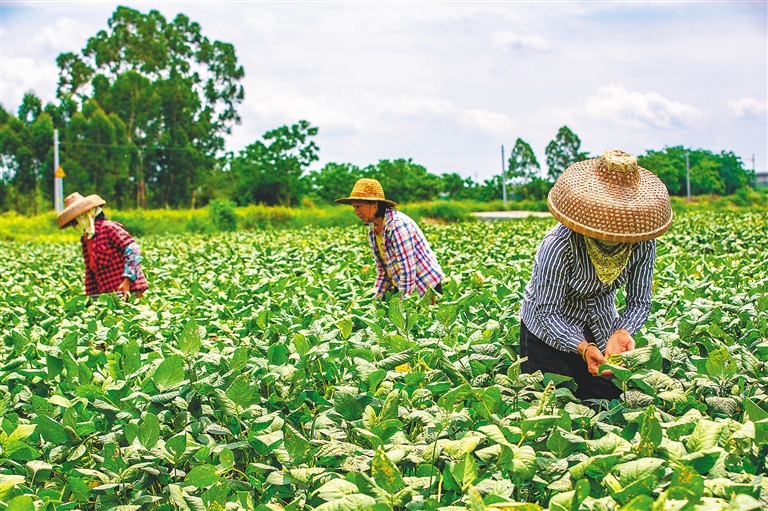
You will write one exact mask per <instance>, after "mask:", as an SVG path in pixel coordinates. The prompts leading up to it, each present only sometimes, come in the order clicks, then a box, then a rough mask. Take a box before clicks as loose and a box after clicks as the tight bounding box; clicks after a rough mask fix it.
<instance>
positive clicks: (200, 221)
mask: <svg viewBox="0 0 768 511" xmlns="http://www.w3.org/2000/svg"><path fill="white" fill-rule="evenodd" d="M672 207H673V209H674V210H675V211H676V212H679V213H680V212H685V211H724V210H748V209H753V210H755V209H756V210H765V209H768V193H766V192H756V191H753V190H750V189H746V190H743V191H741V190H740V191H739V192H737V193H736V194H734V195H731V196H728V197H715V196H701V197H694V198H693V200H691V202H687V201H686V200H685V199H684V198H681V197H672ZM398 209H400V210H401V211H403V212H404V213H405V214H407V215H408V216H410V217H411V218H413V219H414V220H416V221H417V222H423V221H425V220H426V219H432V220H435V221H438V222H461V221H467V220H471V219H473V218H474V217H473V216H472V213H473V212H475V211H502V210H510V211H512V210H522V211H547V203H546V201H520V202H508V203H507V206H506V207H504V205H503V204H502V202H501V201H494V202H473V201H432V202H420V203H412V204H403V205H401V206H399V207H398ZM105 213H106V214H107V216H108V217H109V218H110V219H112V220H115V221H117V222H120V223H121V224H123V225H124V226H125V227H126V229H128V231H129V232H130V233H131V234H133V235H134V236H139V237H141V236H151V235H166V234H183V233H188V232H194V233H207V232H217V231H219V230H232V229H235V228H236V229H239V230H255V229H300V228H302V227H306V226H320V227H336V226H347V225H358V224H359V222H360V220H359V219H358V218H357V217H356V216H355V214H354V211H353V209H352V208H351V207H350V206H342V205H336V204H329V205H317V204H314V203H312V202H311V201H308V200H306V201H304V202H303V204H302V206H301V207H297V208H286V207H283V206H264V205H255V206H247V207H242V208H236V207H234V206H233V205H232V204H231V203H217V204H214V205H211V206H207V207H205V208H200V209H195V210H169V209H154V210H127V211H115V210H111V209H109V208H108V207H107V209H106V210H105ZM77 239H78V237H77V235H76V234H75V232H74V231H73V230H72V229H66V230H64V231H60V230H59V229H58V228H57V226H56V213H54V212H52V211H50V212H47V213H44V214H41V215H38V216H36V217H25V216H21V215H17V214H15V213H12V212H11V213H4V214H2V215H0V240H1V241H60V242H74V241H77Z"/></svg>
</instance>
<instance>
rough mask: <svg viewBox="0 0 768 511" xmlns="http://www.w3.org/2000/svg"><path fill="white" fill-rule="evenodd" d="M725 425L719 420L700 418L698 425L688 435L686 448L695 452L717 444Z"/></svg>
mask: <svg viewBox="0 0 768 511" xmlns="http://www.w3.org/2000/svg"><path fill="white" fill-rule="evenodd" d="M723 427H724V425H723V424H721V423H719V422H714V421H710V420H706V419H702V420H699V421H698V422H697V423H696V427H695V428H694V429H693V433H691V436H690V437H688V441H687V442H686V443H685V448H686V449H687V450H688V452H690V453H693V452H696V451H704V450H706V449H710V448H712V447H714V446H716V445H717V441H718V439H719V438H720V433H721V432H722V431H723Z"/></svg>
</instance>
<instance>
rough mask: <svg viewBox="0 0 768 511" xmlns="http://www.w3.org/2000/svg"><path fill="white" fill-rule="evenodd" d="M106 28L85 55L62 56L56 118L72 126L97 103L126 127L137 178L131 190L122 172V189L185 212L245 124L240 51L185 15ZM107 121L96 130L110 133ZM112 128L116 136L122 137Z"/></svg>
mask: <svg viewBox="0 0 768 511" xmlns="http://www.w3.org/2000/svg"><path fill="white" fill-rule="evenodd" d="M107 25H108V28H107V29H106V30H102V31H100V32H99V33H98V34H96V36H95V37H91V38H90V39H89V40H88V43H87V44H86V47H85V49H84V50H83V52H82V55H77V54H74V53H63V54H61V55H59V57H58V59H57V64H58V65H59V86H58V97H59V98H60V101H61V107H62V109H63V111H60V112H58V118H59V119H60V120H61V122H67V121H68V120H69V119H74V116H75V114H76V111H77V108H76V105H81V106H83V107H84V106H85V104H87V102H88V101H89V100H96V102H97V103H98V105H99V106H100V107H101V108H102V109H103V112H104V116H106V117H107V118H110V116H111V115H112V114H115V115H116V116H117V118H119V119H120V121H121V123H122V125H123V127H124V133H125V138H126V142H127V143H126V145H127V147H126V148H124V150H122V151H121V153H122V157H123V158H124V159H125V161H126V162H128V165H129V169H128V175H127V178H128V179H127V181H126V180H125V179H124V177H125V176H123V171H122V170H120V171H119V172H118V175H117V176H115V177H114V179H113V181H114V183H116V184H117V183H121V184H120V185H119V189H122V188H123V187H125V186H126V185H125V183H129V184H130V185H132V187H134V188H135V191H136V198H137V205H139V206H142V207H145V206H146V204H147V201H149V202H150V203H152V204H153V205H156V206H160V205H174V206H178V205H186V204H188V203H189V198H190V195H191V193H192V190H194V189H196V188H197V186H198V184H199V182H200V181H201V180H202V179H203V178H204V177H205V175H206V174H207V173H208V172H210V171H211V169H212V168H213V167H214V164H215V161H216V157H217V155H218V153H220V152H221V151H222V150H223V147H224V139H223V136H224V135H226V134H228V133H230V131H231V128H232V125H233V124H235V123H238V122H239V121H240V118H239V116H238V114H237V111H236V107H237V105H238V104H239V103H240V102H242V100H243V97H244V96H243V95H244V93H243V88H242V86H241V85H239V81H240V80H242V78H243V76H244V72H243V68H242V67H241V66H238V64H237V57H236V56H235V50H234V47H233V46H232V45H231V44H228V43H223V42H220V41H214V42H210V41H209V40H208V38H207V37H205V36H203V35H202V33H201V30H200V26H199V25H198V24H197V23H195V22H192V21H190V20H189V18H187V17H186V16H184V15H183V14H179V15H178V16H176V18H175V19H174V20H173V21H172V22H168V21H166V19H165V18H164V17H163V16H162V15H161V14H160V13H159V12H158V11H150V12H149V13H147V14H143V13H141V12H139V11H136V10H133V9H130V8H127V7H118V8H117V10H115V12H114V14H113V15H112V17H111V18H110V19H109V21H108V22H107ZM73 105H75V108H73ZM85 117H86V118H90V117H91V116H90V115H85ZM102 121H103V119H102V118H101V115H100V114H98V116H97V119H96V120H94V122H99V123H101V124H102V127H103V128H107V126H106V125H105V124H104V123H103V122H102ZM111 123H112V125H113V126H115V129H116V130H117V131H116V136H117V132H119V131H121V129H122V128H121V127H120V126H116V125H115V122H114V121H111ZM107 130H108V128H107ZM99 133H100V134H101V135H100V136H102V135H104V134H105V133H104V132H103V131H100V132H99ZM65 142H67V143H69V147H72V146H73V145H75V144H77V143H83V142H82V140H80V139H78V140H67V141H65ZM126 192H127V191H126Z"/></svg>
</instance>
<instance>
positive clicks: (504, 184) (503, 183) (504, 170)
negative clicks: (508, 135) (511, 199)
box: [501, 144, 507, 208]
mask: <svg viewBox="0 0 768 511" xmlns="http://www.w3.org/2000/svg"><path fill="white" fill-rule="evenodd" d="M501 194H502V197H504V207H505V208H506V207H507V166H506V165H504V144H501Z"/></svg>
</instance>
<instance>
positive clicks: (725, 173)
mask: <svg viewBox="0 0 768 511" xmlns="http://www.w3.org/2000/svg"><path fill="white" fill-rule="evenodd" d="M686 152H688V161H689V164H690V174H691V194H693V195H702V194H712V193H715V194H728V195H730V194H732V193H735V192H736V191H737V190H739V189H740V188H743V187H746V186H749V184H750V182H751V178H752V173H751V171H749V170H747V169H745V168H744V164H743V162H742V161H741V159H740V158H739V157H738V156H736V155H735V154H733V153H732V152H726V151H722V152H721V153H720V154H714V153H712V152H711V151H707V150H704V149H686V148H685V147H683V146H675V147H666V148H664V149H663V150H661V151H647V152H646V154H644V155H641V156H638V158H637V161H638V164H639V165H640V166H641V167H644V168H646V169H648V170H650V171H651V172H653V173H654V174H656V175H657V176H658V177H659V179H661V181H662V182H663V183H664V184H665V185H666V186H667V190H669V193H670V194H672V195H681V196H684V195H686V192H687V188H686V175H685V153H686Z"/></svg>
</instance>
